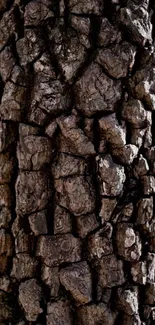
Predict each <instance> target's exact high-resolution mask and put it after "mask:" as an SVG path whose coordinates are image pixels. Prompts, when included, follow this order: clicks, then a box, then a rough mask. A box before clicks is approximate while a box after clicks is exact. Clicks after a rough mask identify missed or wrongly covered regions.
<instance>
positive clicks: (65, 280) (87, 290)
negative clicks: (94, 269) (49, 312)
mask: <svg viewBox="0 0 155 325" xmlns="http://www.w3.org/2000/svg"><path fill="white" fill-rule="evenodd" d="M60 281H61V283H62V285H63V286H64V287H65V288H66V290H68V291H69V292H71V294H72V296H73V298H74V299H75V302H76V304H77V305H83V304H87V303H89V302H90V301H91V300H92V280H91V273H90V269H89V266H88V264H87V263H86V262H80V263H74V264H72V266H68V267H66V268H65V269H62V270H61V271H60Z"/></svg>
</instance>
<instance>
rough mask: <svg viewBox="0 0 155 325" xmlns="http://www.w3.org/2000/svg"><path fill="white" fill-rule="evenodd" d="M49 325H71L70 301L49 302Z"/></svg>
mask: <svg viewBox="0 0 155 325" xmlns="http://www.w3.org/2000/svg"><path fill="white" fill-rule="evenodd" d="M46 318H47V325H51V324H53V325H62V324H64V325H71V324H72V320H73V315H72V308H71V304H70V302H69V301H61V300H58V301H57V302H49V303H48V305H47V317H46Z"/></svg>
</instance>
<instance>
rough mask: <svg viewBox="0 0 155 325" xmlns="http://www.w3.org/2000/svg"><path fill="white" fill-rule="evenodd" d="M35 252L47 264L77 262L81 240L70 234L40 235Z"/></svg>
mask: <svg viewBox="0 0 155 325" xmlns="http://www.w3.org/2000/svg"><path fill="white" fill-rule="evenodd" d="M36 254H37V256H41V257H42V259H43V262H44V263H45V264H46V265H48V266H57V265H59V264H61V263H67V262H70V263H71V262H78V261H80V260H81V241H80V239H78V238H75V237H74V236H73V235H71V234H64V235H57V236H40V237H39V239H38V243H37V251H36Z"/></svg>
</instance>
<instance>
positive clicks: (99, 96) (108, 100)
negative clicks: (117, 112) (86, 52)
mask: <svg viewBox="0 0 155 325" xmlns="http://www.w3.org/2000/svg"><path fill="white" fill-rule="evenodd" d="M74 89H75V93H76V97H75V101H76V106H77V109H78V110H79V111H80V112H82V113H83V114H84V115H86V116H92V115H94V114H95V113H101V112H102V113H103V112H106V111H109V112H112V111H114V105H115V104H116V102H117V101H118V100H120V98H121V94H122V90H121V83H120V81H117V80H112V79H110V78H109V77H107V75H106V74H105V73H103V72H102V69H101V68H100V66H99V65H97V64H95V63H92V64H91V65H90V66H89V68H88V69H87V70H86V71H85V73H84V74H83V76H82V77H81V78H80V80H79V81H77V83H76V85H75V88H74Z"/></svg>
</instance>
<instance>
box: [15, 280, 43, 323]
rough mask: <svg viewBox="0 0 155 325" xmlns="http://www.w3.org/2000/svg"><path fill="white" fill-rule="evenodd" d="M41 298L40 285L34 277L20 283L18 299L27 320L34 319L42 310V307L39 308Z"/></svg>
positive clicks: (31, 320) (32, 320)
mask: <svg viewBox="0 0 155 325" xmlns="http://www.w3.org/2000/svg"><path fill="white" fill-rule="evenodd" d="M41 299H42V291H41V287H40V285H39V284H38V283H37V281H36V280H35V279H31V280H27V281H25V282H22V283H21V284H20V286H19V300H20V302H21V304H22V306H23V308H24V310H25V313H26V319H27V320H28V321H30V322H34V321H36V320H37V317H38V314H40V313H42V312H43V310H42V308H40V302H41Z"/></svg>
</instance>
